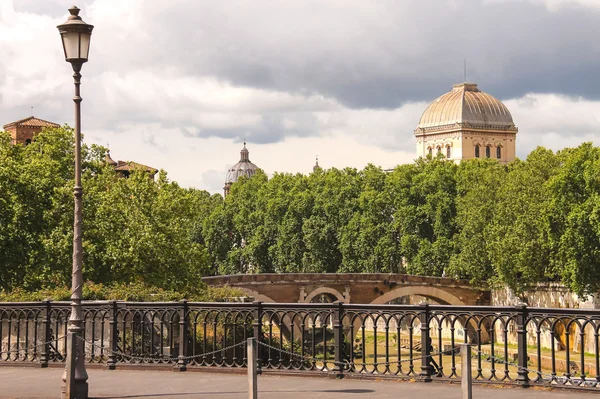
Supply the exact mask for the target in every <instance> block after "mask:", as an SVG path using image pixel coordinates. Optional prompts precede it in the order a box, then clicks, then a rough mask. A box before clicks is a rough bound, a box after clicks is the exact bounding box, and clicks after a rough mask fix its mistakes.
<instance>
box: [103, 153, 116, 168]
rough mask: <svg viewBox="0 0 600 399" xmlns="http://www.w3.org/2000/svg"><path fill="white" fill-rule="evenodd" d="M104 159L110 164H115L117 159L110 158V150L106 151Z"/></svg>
mask: <svg viewBox="0 0 600 399" xmlns="http://www.w3.org/2000/svg"><path fill="white" fill-rule="evenodd" d="M104 161H105V162H106V163H107V164H109V165H111V166H117V161H115V160H114V159H112V158H111V157H110V151H108V152H107V153H106V156H105V157H104Z"/></svg>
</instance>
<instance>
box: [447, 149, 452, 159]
mask: <svg viewBox="0 0 600 399" xmlns="http://www.w3.org/2000/svg"><path fill="white" fill-rule="evenodd" d="M451 156H452V147H450V146H446V158H450V157H451Z"/></svg>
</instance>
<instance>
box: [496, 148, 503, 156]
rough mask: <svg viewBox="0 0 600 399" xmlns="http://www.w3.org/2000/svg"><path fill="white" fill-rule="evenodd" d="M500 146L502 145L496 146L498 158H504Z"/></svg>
mask: <svg viewBox="0 0 600 399" xmlns="http://www.w3.org/2000/svg"><path fill="white" fill-rule="evenodd" d="M500 148H501V147H500V146H498V147H496V158H498V159H500V158H502V150H501V149H500Z"/></svg>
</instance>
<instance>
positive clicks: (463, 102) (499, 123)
mask: <svg viewBox="0 0 600 399" xmlns="http://www.w3.org/2000/svg"><path fill="white" fill-rule="evenodd" d="M455 124H459V125H461V126H466V127H473V128H483V129H485V128H491V129H506V130H516V127H515V124H514V122H513V119H512V116H511V115H510V111H509V110H508V108H506V106H505V105H504V104H503V103H502V101H500V100H498V99H497V98H495V97H493V96H491V95H489V94H487V93H484V92H482V91H480V90H479V89H478V88H477V84H475V83H460V84H457V85H454V87H453V89H452V91H450V92H448V93H446V94H444V95H442V96H440V97H438V98H437V99H435V100H434V101H433V102H432V103H431V104H430V105H429V107H427V109H426V110H425V112H423V115H422V116H421V120H420V121H419V126H418V127H417V131H419V130H431V129H432V128H436V127H443V126H449V125H455Z"/></svg>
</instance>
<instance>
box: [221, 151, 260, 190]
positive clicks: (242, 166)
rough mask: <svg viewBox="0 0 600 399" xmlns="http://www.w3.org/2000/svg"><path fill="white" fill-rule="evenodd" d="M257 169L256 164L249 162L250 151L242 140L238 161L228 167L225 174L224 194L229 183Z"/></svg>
mask: <svg viewBox="0 0 600 399" xmlns="http://www.w3.org/2000/svg"><path fill="white" fill-rule="evenodd" d="M258 169H259V168H258V166H256V165H255V164H253V163H252V162H250V151H248V149H247V148H246V142H245V141H244V147H243V148H242V150H241V151H240V161H239V162H238V163H236V164H235V165H233V166H232V167H231V168H229V170H228V171H227V175H226V176H225V186H224V187H223V191H224V195H225V196H227V194H229V190H230V188H231V185H232V184H233V183H235V182H237V181H238V179H239V178H240V177H242V176H245V177H251V176H252V175H253V174H255V173H256V171H257V170H258Z"/></svg>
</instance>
